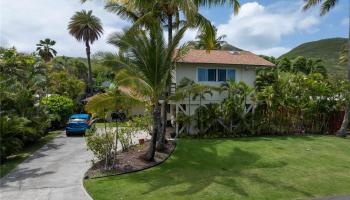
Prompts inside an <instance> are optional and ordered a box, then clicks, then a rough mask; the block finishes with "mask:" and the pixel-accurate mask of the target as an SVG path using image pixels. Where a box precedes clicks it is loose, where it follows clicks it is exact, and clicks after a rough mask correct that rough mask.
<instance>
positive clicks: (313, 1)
mask: <svg viewBox="0 0 350 200" xmlns="http://www.w3.org/2000/svg"><path fill="white" fill-rule="evenodd" d="M304 1H305V4H304V7H303V9H304V10H308V9H309V8H311V7H313V6H316V5H318V4H322V5H321V9H320V15H325V14H327V13H328V12H329V11H330V10H331V9H332V8H333V7H334V6H335V5H336V4H337V3H338V0H304Z"/></svg>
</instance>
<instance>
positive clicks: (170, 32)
mask: <svg viewBox="0 0 350 200" xmlns="http://www.w3.org/2000/svg"><path fill="white" fill-rule="evenodd" d="M172 40H173V16H172V15H168V48H170V47H171V43H172ZM170 73H171V72H170ZM171 81H172V80H171V79H170V84H169V85H167V86H166V87H167V88H166V92H165V93H164V101H163V103H162V116H163V118H162V130H161V131H160V135H159V143H158V147H157V149H158V150H160V151H161V150H163V149H164V143H165V133H166V125H167V111H166V106H167V104H168V96H169V95H170V90H171V88H170V87H171Z"/></svg>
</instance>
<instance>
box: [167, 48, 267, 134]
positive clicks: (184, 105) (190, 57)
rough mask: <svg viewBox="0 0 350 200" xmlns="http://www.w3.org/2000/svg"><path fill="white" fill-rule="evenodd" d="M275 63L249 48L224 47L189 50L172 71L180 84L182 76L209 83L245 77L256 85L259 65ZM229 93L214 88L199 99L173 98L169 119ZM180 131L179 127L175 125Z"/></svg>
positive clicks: (174, 83)
mask: <svg viewBox="0 0 350 200" xmlns="http://www.w3.org/2000/svg"><path fill="white" fill-rule="evenodd" d="M273 66H274V64H272V63H271V62H269V61H267V60H265V59H263V58H261V57H260V56H257V55H255V54H253V53H251V52H248V51H225V50H211V51H209V52H208V51H206V50H195V49H192V50H189V51H188V53H187V54H186V55H184V56H183V57H182V58H181V60H179V61H178V62H177V64H176V69H175V71H174V72H173V81H172V82H173V85H174V88H176V85H179V84H180V81H181V80H182V79H183V78H188V79H191V80H193V81H194V82H195V83H199V84H205V85H210V86H218V87H219V86H220V85H221V84H222V83H223V82H225V81H227V80H235V81H236V82H239V81H243V82H245V83H246V84H248V85H254V82H255V78H256V69H257V68H260V67H273ZM226 96H227V94H226V93H218V92H214V93H213V95H207V96H206V97H205V99H203V100H201V102H199V100H198V99H194V100H191V101H190V105H189V102H188V101H187V100H185V99H184V100H181V101H178V102H175V101H170V103H169V104H170V105H169V106H168V108H167V110H168V114H167V117H168V119H169V120H171V119H172V120H173V119H175V118H176V115H177V113H178V112H183V113H185V114H188V112H190V114H191V115H192V114H193V113H194V112H195V110H196V109H197V108H198V106H199V103H201V104H202V105H204V104H208V103H220V102H222V101H223V99H224V98H225V97H226ZM176 131H177V133H178V131H179V130H178V127H177V129H176Z"/></svg>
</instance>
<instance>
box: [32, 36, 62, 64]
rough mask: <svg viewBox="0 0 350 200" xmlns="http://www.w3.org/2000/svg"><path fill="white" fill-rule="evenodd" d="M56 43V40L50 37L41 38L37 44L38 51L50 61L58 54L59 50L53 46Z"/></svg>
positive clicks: (46, 60)
mask: <svg viewBox="0 0 350 200" xmlns="http://www.w3.org/2000/svg"><path fill="white" fill-rule="evenodd" d="M55 44H56V42H55V41H54V40H51V39H49V38H46V39H45V40H40V41H39V43H38V44H36V46H37V48H36V51H37V52H38V54H39V56H40V57H41V58H42V59H43V60H44V61H45V62H49V61H50V60H51V59H52V58H54V57H55V56H56V54H57V51H56V50H55V49H53V48H52V46H54V45H55Z"/></svg>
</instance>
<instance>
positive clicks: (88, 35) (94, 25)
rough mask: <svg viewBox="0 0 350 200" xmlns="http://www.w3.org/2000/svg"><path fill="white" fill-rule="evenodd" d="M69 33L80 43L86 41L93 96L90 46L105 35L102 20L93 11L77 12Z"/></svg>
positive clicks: (89, 87) (89, 89)
mask: <svg viewBox="0 0 350 200" xmlns="http://www.w3.org/2000/svg"><path fill="white" fill-rule="evenodd" d="M68 30H69V33H70V34H71V35H72V36H73V37H75V38H76V39H77V40H78V41H84V42H85V46H86V56H87V60H88V66H89V72H88V84H87V85H88V91H89V94H90V95H91V94H92V92H93V91H92V72H91V61H90V44H92V43H94V41H96V40H98V38H99V37H100V36H101V34H102V33H103V28H102V24H101V20H100V19H99V18H97V17H95V16H94V15H92V11H91V10H90V11H85V10H82V11H80V12H76V13H75V14H74V15H73V17H72V18H71V21H70V22H69V24H68Z"/></svg>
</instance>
